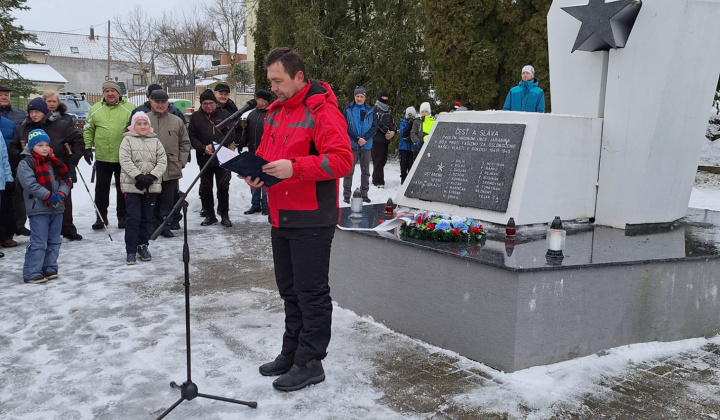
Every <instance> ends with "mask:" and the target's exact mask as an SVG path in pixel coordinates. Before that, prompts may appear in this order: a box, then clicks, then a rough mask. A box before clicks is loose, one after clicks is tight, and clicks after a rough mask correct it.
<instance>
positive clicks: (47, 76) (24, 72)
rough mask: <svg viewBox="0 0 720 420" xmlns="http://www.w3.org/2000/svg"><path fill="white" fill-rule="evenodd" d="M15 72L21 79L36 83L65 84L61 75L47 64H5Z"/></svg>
mask: <svg viewBox="0 0 720 420" xmlns="http://www.w3.org/2000/svg"><path fill="white" fill-rule="evenodd" d="M5 65H6V66H8V67H10V68H11V69H13V70H15V71H16V72H17V73H18V74H19V75H20V77H22V78H23V79H27V80H30V81H31V82H36V83H60V84H65V83H67V82H68V81H67V79H65V78H64V77H63V76H62V74H60V73H58V72H57V70H55V69H54V68H52V66H50V65H48V64H5Z"/></svg>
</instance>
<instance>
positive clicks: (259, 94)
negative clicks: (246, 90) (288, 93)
mask: <svg viewBox="0 0 720 420" xmlns="http://www.w3.org/2000/svg"><path fill="white" fill-rule="evenodd" d="M255 97H256V98H260V99H265V100H266V101H268V102H272V101H273V100H272V95H270V92H268V91H267V90H265V89H258V90H256V91H255Z"/></svg>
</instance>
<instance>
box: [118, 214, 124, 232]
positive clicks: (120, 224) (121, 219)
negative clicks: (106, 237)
mask: <svg viewBox="0 0 720 420" xmlns="http://www.w3.org/2000/svg"><path fill="white" fill-rule="evenodd" d="M118 229H125V216H118Z"/></svg>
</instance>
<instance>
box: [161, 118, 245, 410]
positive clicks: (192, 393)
mask: <svg viewBox="0 0 720 420" xmlns="http://www.w3.org/2000/svg"><path fill="white" fill-rule="evenodd" d="M200 112H202V111H200ZM229 119H230V118H227V119H225V120H224V121H223V123H224V122H225V121H228V120H229ZM239 122H240V118H237V119H236V120H235V121H234V122H231V124H232V125H231V126H230V130H228V132H227V134H225V137H223V139H222V141H221V142H220V147H222V145H224V144H225V142H226V141H227V139H228V138H229V137H230V134H232V133H233V132H234V131H235V128H236V127H237V125H238V123H239ZM220 147H218V148H216V149H215V151H214V152H213V154H212V156H211V157H210V159H208V161H207V162H206V163H205V165H204V166H203V167H202V169H201V170H200V173H199V174H198V175H197V176H196V177H195V179H194V180H193V182H192V183H191V184H190V186H189V187H188V189H187V190H186V191H185V192H184V193H183V192H180V199H178V201H177V202H176V203H175V206H174V207H173V209H172V211H171V212H170V214H169V215H168V216H167V217H166V218H165V220H164V221H163V222H162V224H161V225H160V226H159V227H158V228H157V229H156V230H155V232H153V234H152V236H151V237H150V239H152V240H155V239H157V237H158V236H159V235H160V232H162V231H163V229H165V226H166V225H167V224H168V223H169V221H170V220H172V216H174V215H175V214H177V213H178V212H179V210H180V207H181V206H182V210H183V229H184V232H183V267H184V270H185V283H184V285H185V346H186V354H187V379H186V380H185V382H183V383H182V385H178V384H177V383H175V381H172V382H170V386H171V387H172V388H175V389H179V390H180V399H178V400H177V401H176V402H175V403H174V404H173V405H171V406H170V407H169V408H168V409H167V410H165V411H163V413H162V414H160V416H159V417H158V418H157V420H160V419H162V418H164V417H165V416H166V415H168V414H169V413H170V412H171V411H173V410H174V409H175V407H177V406H178V405H180V403H182V402H183V401H185V400H187V401H190V400H192V399H194V398H196V397H202V398H208V399H211V400H218V401H225V402H229V403H233V404H241V405H246V406H248V407H251V408H257V402H254V401H241V400H235V399H232V398H225V397H219V396H216V395H209V394H202V393H200V392H198V387H197V385H195V383H193V381H192V378H191V360H190V355H191V352H190V247H189V245H188V233H187V232H188V216H187V208H188V202H187V201H186V200H185V197H187V195H188V193H189V192H190V191H191V190H192V188H193V187H194V186H195V184H196V183H197V181H198V179H200V177H201V176H202V174H203V173H204V172H205V170H206V169H207V168H208V166H209V165H210V162H212V160H213V159H214V158H215V156H216V155H217V153H218V151H219V150H220Z"/></svg>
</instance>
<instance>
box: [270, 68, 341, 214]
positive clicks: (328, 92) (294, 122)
mask: <svg viewBox="0 0 720 420" xmlns="http://www.w3.org/2000/svg"><path fill="white" fill-rule="evenodd" d="M256 154H257V155H258V156H260V157H262V158H264V159H265V160H268V161H270V162H273V161H276V160H279V159H291V160H293V175H292V177H290V178H288V179H286V180H284V181H283V182H280V183H278V184H275V185H273V186H272V187H269V188H268V207H269V208H270V223H271V224H272V225H273V226H274V227H280V228H305V227H323V226H334V225H336V224H337V222H338V216H339V211H338V187H339V183H340V179H341V178H343V177H345V176H346V175H348V174H349V173H350V169H351V166H352V160H353V154H352V150H351V149H350V142H349V141H348V136H347V123H346V122H345V118H344V117H343V115H342V114H341V113H340V110H339V109H338V102H337V98H336V97H335V94H334V93H333V91H332V89H331V88H330V85H329V84H327V83H326V82H323V81H318V80H309V81H308V84H307V85H306V86H305V87H303V88H302V89H300V91H298V92H297V93H296V94H295V95H293V97H292V98H290V99H287V100H285V101H284V102H279V101H275V102H273V103H272V104H271V105H270V106H269V107H268V113H267V116H266V117H265V129H264V133H263V137H262V141H261V142H260V147H259V148H258V150H257V152H256Z"/></svg>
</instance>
